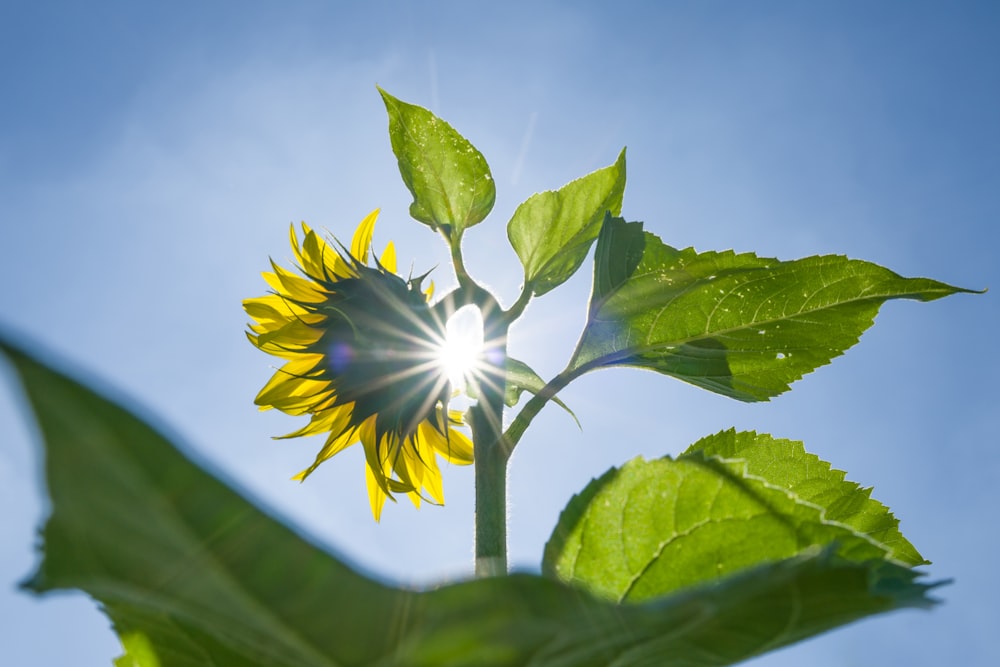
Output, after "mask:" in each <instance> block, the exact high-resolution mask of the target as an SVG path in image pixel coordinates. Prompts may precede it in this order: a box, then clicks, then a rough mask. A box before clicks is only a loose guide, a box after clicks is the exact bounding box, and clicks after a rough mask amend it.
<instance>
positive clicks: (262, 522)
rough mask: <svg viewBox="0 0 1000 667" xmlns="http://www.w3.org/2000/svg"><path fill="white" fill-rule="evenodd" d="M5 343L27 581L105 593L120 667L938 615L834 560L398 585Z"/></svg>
mask: <svg viewBox="0 0 1000 667" xmlns="http://www.w3.org/2000/svg"><path fill="white" fill-rule="evenodd" d="M0 347H2V348H3V349H4V350H5V351H6V353H7V354H8V356H9V358H10V360H11V361H12V362H13V365H14V367H15V368H16V370H17V371H18V373H19V375H20V377H21V379H22V382H23V385H24V388H25V390H26V393H27V396H28V399H29V402H30V405H31V407H32V408H33V410H34V413H35V415H36V417H37V419H38V422H39V425H40V430H41V434H42V438H43V440H44V444H45V470H46V478H47V481H48V486H49V493H50V495H51V498H52V514H51V516H50V517H49V519H48V522H47V524H46V526H45V528H44V532H43V538H44V547H43V548H44V559H43V561H42V563H41V565H40V566H39V569H38V571H37V573H36V574H35V575H34V577H33V578H32V579H31V580H30V582H28V584H27V586H28V587H29V588H30V589H31V590H34V591H36V592H39V593H41V592H46V591H52V590H58V589H70V588H77V589H81V590H84V591H86V592H87V593H89V594H90V595H92V596H93V597H94V598H95V599H97V600H98V601H99V602H100V603H101V604H102V606H103V608H104V610H105V611H106V612H107V614H108V615H109V616H110V617H111V619H112V621H113V622H114V625H115V628H116V630H117V631H118V632H119V634H120V636H121V637H122V640H123V644H124V646H125V648H126V655H124V656H122V657H121V658H119V659H118V660H117V662H116V664H117V665H118V666H119V667H204V666H205V665H216V666H225V667H234V666H235V667H240V666H247V667H249V666H254V667H272V666H278V667H285V666H287V667H292V666H294V667H313V666H315V667H331V666H339V665H344V666H361V665H373V666H375V667H393V666H396V667H437V666H439V665H458V666H462V665H469V666H472V665H477V666H478V665H485V666H491V665H492V666H508V665H509V666H511V667H513V666H518V667H520V666H528V667H532V666H534V667H540V666H543V665H544V666H560V667H561V666H565V667H604V666H607V665H629V666H632V665H638V666H642V665H650V666H652V665H663V666H666V667H688V666H690V667H694V666H695V665H698V666H699V667H706V666H708V667H711V666H714V665H727V664H732V663H733V662H737V661H739V660H742V659H744V658H746V657H749V656H751V655H755V654H757V653H760V652H762V651H766V650H769V649H772V648H776V647H778V646H782V645H785V644H788V643H790V642H793V641H796V640H798V639H801V638H803V637H807V636H810V635H813V634H816V633H819V632H823V631H825V630H827V629H830V628H832V627H835V626H837V625H840V624H843V623H846V622H849V621H852V620H855V619H857V618H860V617H863V616H866V615H869V614H874V613H879V612H884V611H888V610H891V609H897V608H900V607H919V606H926V605H928V604H929V600H928V598H927V597H926V591H927V589H928V586H926V585H923V584H920V583H918V582H916V581H915V578H914V577H915V576H914V573H913V572H911V571H910V570H907V569H906V568H903V567H900V566H897V565H894V564H892V563H889V562H885V561H877V562H870V563H857V562H852V561H848V560H845V559H843V558H842V557H839V556H836V555H834V554H833V553H832V552H831V551H829V550H826V551H810V552H807V553H804V554H801V555H799V556H797V557H795V558H792V559H789V560H785V561H781V562H778V563H774V564H769V565H764V566H761V567H759V568H757V569H754V570H751V571H748V572H746V573H741V574H738V575H736V576H733V577H729V578H726V579H724V580H722V581H720V583H719V584H718V585H714V586H708V587H704V588H695V589H691V590H688V591H686V592H683V593H681V594H678V595H674V596H671V597H666V598H660V599H656V600H653V601H650V602H648V603H644V604H629V605H616V604H613V603H610V602H607V601H602V600H600V599H598V598H595V597H594V596H592V595H591V594H589V593H587V592H586V591H584V590H580V589H577V588H573V587H570V586H567V585H566V584H564V583H561V582H558V581H554V580H551V579H548V578H543V577H539V576H536V575H529V574H516V575H512V576H509V577H499V578H493V579H480V580H476V581H469V582H464V583H458V584H452V585H446V586H442V587H440V588H438V589H436V590H432V591H427V592H415V591H409V590H404V589H397V588H393V587H391V586H387V585H384V584H381V583H378V582H376V581H373V580H371V579H368V578H366V577H363V576H361V575H359V574H358V573H356V572H355V571H353V570H352V569H351V568H349V567H348V566H346V565H345V564H344V563H343V562H342V561H340V560H338V559H337V558H336V557H334V556H332V555H330V554H329V553H326V552H324V551H323V550H321V549H318V548H317V547H315V546H313V545H312V544H310V543H309V542H308V541H306V540H304V539H303V538H301V537H300V536H299V535H297V534H296V533H295V532H294V531H292V530H291V529H289V528H288V527H286V526H284V525H282V524H281V523H279V522H277V521H276V520H274V519H272V518H270V517H269V516H268V515H266V514H265V513H263V512H261V511H260V510H259V509H257V508H255V507H254V506H253V505H252V504H250V503H248V502H247V501H246V500H245V499H244V498H242V497H241V496H240V495H239V494H237V493H236V492H234V491H233V490H231V489H230V488H228V487H227V486H225V485H224V484H223V483H221V482H220V481H218V480H217V479H215V478H214V477H212V476H211V475H209V474H208V473H206V472H205V471H204V470H202V469H201V468H199V467H198V466H196V465H195V464H194V463H192V462H191V461H190V460H189V459H187V458H186V457H184V456H183V455H182V454H181V453H180V452H178V451H177V450H176V449H175V448H174V447H173V446H172V445H171V444H170V443H169V441H167V440H166V439H165V438H164V437H163V436H162V435H160V434H159V433H157V432H156V431H155V430H154V429H153V428H151V427H150V426H148V425H147V424H146V423H144V422H143V421H141V420H140V419H138V418H137V417H135V416H134V415H133V414H131V413H130V412H128V411H127V410H125V409H123V408H122V407H120V406H118V405H116V404H115V403H113V402H111V401H109V400H107V399H105V398H102V397H100V396H98V395H96V394H95V393H93V392H92V391H90V390H89V389H87V388H86V387H85V386H83V385H81V384H79V383H77V382H75V381H73V380H71V379H69V378H67V377H65V376H64V375H62V374H60V373H58V372H56V371H54V370H52V369H51V368H49V367H48V366H47V365H45V364H43V363H41V362H40V361H38V360H36V359H35V358H33V357H31V356H29V355H27V354H25V353H24V352H22V351H20V350H19V349H18V348H16V347H13V346H11V345H10V344H3V343H2V342H0Z"/></svg>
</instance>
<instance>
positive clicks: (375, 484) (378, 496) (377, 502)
mask: <svg viewBox="0 0 1000 667" xmlns="http://www.w3.org/2000/svg"><path fill="white" fill-rule="evenodd" d="M365 485H366V486H367V487H368V502H369V503H371V506H372V516H374V517H375V521H378V520H379V519H380V518H381V517H382V507H383V506H384V505H385V499H386V498H387V497H388V498H390V499H391V498H392V497H391V496H387V495H386V493H385V490H383V488H382V485H381V484H380V483H379V479H378V478H377V477H376V476H375V474H374V473H373V472H372V469H371V467H370V466H367V465H366V466H365ZM393 502H395V499H393Z"/></svg>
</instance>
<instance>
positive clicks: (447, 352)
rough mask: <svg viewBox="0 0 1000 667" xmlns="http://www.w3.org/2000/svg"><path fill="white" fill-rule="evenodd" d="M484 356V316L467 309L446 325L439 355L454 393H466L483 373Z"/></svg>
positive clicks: (467, 307)
mask: <svg viewBox="0 0 1000 667" xmlns="http://www.w3.org/2000/svg"><path fill="white" fill-rule="evenodd" d="M482 353H483V316H482V314H481V313H480V312H479V308H477V307H476V306H465V307H463V308H460V309H459V310H457V311H456V312H455V314H454V315H452V316H451V317H450V318H449V319H448V322H447V324H446V325H445V338H444V341H443V342H442V343H441V346H440V348H439V349H438V351H437V355H438V363H439V364H440V366H441V370H442V373H444V374H445V375H446V376H447V377H448V381H449V382H451V386H452V389H454V390H457V391H465V389H466V388H467V387H468V385H469V384H470V383H472V382H475V380H476V377H477V376H478V375H479V374H480V373H481V371H480V369H481V368H482V365H483V362H482V359H481V357H482Z"/></svg>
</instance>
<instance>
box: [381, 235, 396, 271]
mask: <svg viewBox="0 0 1000 667" xmlns="http://www.w3.org/2000/svg"><path fill="white" fill-rule="evenodd" d="M378 263H379V264H381V265H382V267H383V268H384V269H385V270H386V271H389V272H390V273H395V272H396V246H395V244H394V243H393V242H392V241H389V243H387V244H386V246H385V252H383V253H382V257H381V259H379V261H378Z"/></svg>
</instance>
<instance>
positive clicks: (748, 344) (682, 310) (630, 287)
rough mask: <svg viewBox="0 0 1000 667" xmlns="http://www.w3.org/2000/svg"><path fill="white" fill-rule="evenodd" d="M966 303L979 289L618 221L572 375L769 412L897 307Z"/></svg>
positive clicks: (601, 259) (599, 265)
mask: <svg viewBox="0 0 1000 667" xmlns="http://www.w3.org/2000/svg"><path fill="white" fill-rule="evenodd" d="M956 292H971V290H967V289H962V288H959V287H953V286H951V285H946V284H944V283H941V282H938V281H936V280H929V279H927V278H903V277H900V276H899V275H897V274H895V273H893V272H892V271H890V270H888V269H886V268H883V267H881V266H878V265H876V264H871V263H869V262H864V261H860V260H853V259H847V258H846V257H842V256H835V255H826V256H822V257H808V258H805V259H800V260H795V261H789V262H783V261H779V260H776V259H770V258H766V257H757V256H756V255H754V254H751V253H743V254H736V253H734V252H732V251H727V252H703V253H699V252H696V251H695V250H694V249H692V248H688V249H686V250H677V249H675V248H672V247H670V246H668V245H666V244H665V243H663V242H662V241H661V240H660V239H659V238H657V237H656V236H654V235H653V234H650V233H648V232H643V231H642V223H639V222H631V223H627V222H625V221H624V220H622V219H621V218H609V219H608V220H607V222H606V223H605V225H604V227H603V229H602V232H601V235H600V238H599V239H598V242H597V251H596V252H595V269H594V288H593V294H592V295H591V301H590V312H589V317H588V320H587V324H586V327H585V329H584V332H583V335H582V337H581V339H580V343H579V344H578V346H577V349H576V352H575V353H574V355H573V359H572V360H571V362H570V369H571V370H575V371H577V372H578V373H583V372H586V371H589V370H592V369H595V368H600V367H603V366H636V367H639V368H646V369H649V370H653V371H657V372H660V373H665V374H667V375H672V376H673V377H676V378H679V379H681V380H684V381H686V382H690V383H691V384H694V385H697V386H699V387H703V388H705V389H708V390H709V391H714V392H716V393H719V394H723V395H725V396H729V397H731V398H736V399H739V400H741V401H764V400H767V399H769V398H771V397H772V396H777V395H778V394H780V393H782V392H784V391H787V390H788V389H789V384H790V383H791V382H794V381H795V380H798V379H799V378H801V377H802V376H803V375H804V374H806V373H809V372H811V371H813V370H815V369H816V368H817V367H819V366H822V365H824V364H827V363H829V362H830V360H831V359H833V357H836V356H839V355H841V354H843V353H844V351H846V350H847V348H849V347H851V346H852V345H854V344H855V343H856V342H858V338H859V337H860V336H861V334H862V333H863V332H864V331H865V330H866V329H867V328H868V327H870V326H871V325H872V323H873V321H874V318H875V315H876V313H878V309H879V307H880V306H881V305H882V303H883V302H885V301H886V300H888V299H917V300H920V301H931V300H934V299H938V298H941V297H944V296H948V295H950V294H955V293H956Z"/></svg>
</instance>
